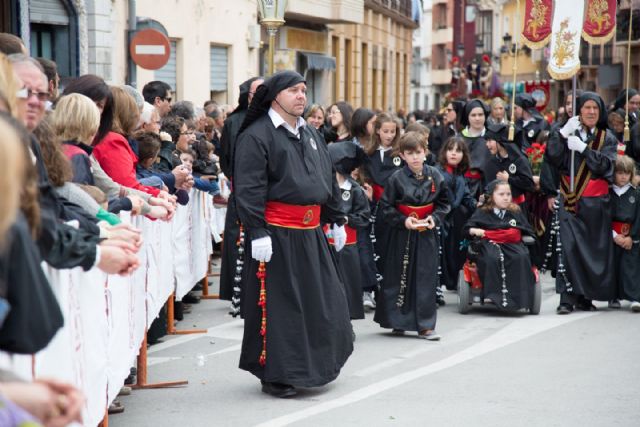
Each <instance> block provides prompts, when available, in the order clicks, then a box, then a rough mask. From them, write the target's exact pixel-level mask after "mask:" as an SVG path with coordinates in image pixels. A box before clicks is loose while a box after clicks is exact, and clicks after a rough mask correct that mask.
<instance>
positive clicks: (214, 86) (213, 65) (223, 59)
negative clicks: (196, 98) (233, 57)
mask: <svg viewBox="0 0 640 427" xmlns="http://www.w3.org/2000/svg"><path fill="white" fill-rule="evenodd" d="M209 62H210V65H209V66H210V68H209V69H210V71H209V72H210V79H209V80H210V81H209V90H211V99H215V100H216V101H218V102H223V103H226V102H228V101H229V100H228V99H227V91H228V88H229V78H228V73H229V72H228V70H229V49H228V48H226V47H224V46H211V54H210V58H209Z"/></svg>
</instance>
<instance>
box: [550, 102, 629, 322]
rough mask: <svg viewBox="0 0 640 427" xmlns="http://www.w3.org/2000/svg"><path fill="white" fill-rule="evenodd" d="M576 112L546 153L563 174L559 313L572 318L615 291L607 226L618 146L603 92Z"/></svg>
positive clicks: (558, 270)
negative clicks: (609, 124)
mask: <svg viewBox="0 0 640 427" xmlns="http://www.w3.org/2000/svg"><path fill="white" fill-rule="evenodd" d="M576 112H577V113H578V115H576V116H573V117H572V118H571V119H569V120H568V121H567V123H566V124H565V125H564V126H563V127H562V129H559V130H557V131H553V132H552V133H551V136H550V138H549V142H548V143H547V151H546V154H547V155H548V159H549V161H550V162H551V164H552V165H553V166H554V167H555V168H556V169H557V170H558V171H559V174H560V177H561V179H560V186H561V193H562V199H563V200H562V205H561V207H560V211H559V213H558V215H559V221H560V242H559V243H558V246H560V245H561V246H560V247H561V248H562V252H561V253H560V254H559V258H558V265H557V274H556V292H558V293H559V294H560V305H559V306H558V309H557V312H558V314H568V313H570V312H572V311H573V309H574V306H576V307H577V308H579V309H581V310H587V311H589V310H595V309H596V308H595V306H594V305H593V304H592V303H591V300H599V301H609V300H611V299H612V298H613V297H614V291H615V277H614V259H613V256H614V255H613V242H612V239H611V230H610V229H609V227H608V226H607V224H611V202H610V196H609V184H610V183H611V182H612V181H613V170H614V162H615V158H616V149H617V145H618V142H617V140H616V138H615V136H613V134H612V133H611V132H610V131H608V130H607V113H606V109H605V105H604V101H602V98H600V96H599V95H598V94H596V93H593V92H584V93H583V94H582V95H581V96H580V97H579V98H578V101H577V104H576ZM572 151H573V152H574V155H575V161H574V168H573V171H571V156H572ZM571 173H573V174H574V177H575V179H574V189H573V191H572V189H571V185H570V174H571Z"/></svg>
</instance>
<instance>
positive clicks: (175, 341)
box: [148, 319, 244, 354]
mask: <svg viewBox="0 0 640 427" xmlns="http://www.w3.org/2000/svg"><path fill="white" fill-rule="evenodd" d="M243 324H244V321H243V320H240V319H238V320H232V321H230V322H227V323H223V324H221V325H218V326H213V327H211V328H209V329H207V333H206V334H191V335H182V336H177V337H175V338H172V339H170V340H168V341H166V342H163V343H160V344H155V345H154V346H152V347H151V348H150V349H149V351H148V353H149V354H151V353H156V352H158V351H162V350H166V349H168V348H172V347H175V346H177V345H180V344H184V343H187V342H189V341H193V340H197V339H198V338H202V337H212V338H224V339H232V340H242V325H243Z"/></svg>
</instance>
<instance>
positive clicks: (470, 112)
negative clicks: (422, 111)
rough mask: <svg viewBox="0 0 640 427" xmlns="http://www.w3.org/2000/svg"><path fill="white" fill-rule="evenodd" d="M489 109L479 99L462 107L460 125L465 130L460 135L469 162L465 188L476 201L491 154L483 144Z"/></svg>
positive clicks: (484, 143) (480, 191) (480, 192)
mask: <svg viewBox="0 0 640 427" xmlns="http://www.w3.org/2000/svg"><path fill="white" fill-rule="evenodd" d="M489 112H490V110H489V107H488V106H487V104H485V103H484V102H482V101H480V100H479V99H474V100H472V101H469V102H467V104H466V105H465V106H464V113H463V115H462V120H461V123H462V125H463V126H465V128H464V129H463V130H462V132H461V135H462V137H463V138H464V140H465V142H466V143H467V147H469V155H470V158H471V162H470V165H469V170H468V171H467V172H466V173H465V178H466V180H467V186H468V187H469V192H470V193H471V196H472V197H473V198H474V199H476V200H478V199H479V198H480V195H481V194H482V188H483V185H482V177H483V175H484V172H485V166H486V164H487V161H488V160H489V157H491V153H489V150H488V149H487V145H486V142H485V138H484V134H485V131H486V129H485V127H484V124H485V121H486V118H487V116H488V115H489Z"/></svg>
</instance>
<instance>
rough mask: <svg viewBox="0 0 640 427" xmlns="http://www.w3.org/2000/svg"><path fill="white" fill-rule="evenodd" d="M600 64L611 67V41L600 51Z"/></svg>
mask: <svg viewBox="0 0 640 427" xmlns="http://www.w3.org/2000/svg"><path fill="white" fill-rule="evenodd" d="M602 63H603V64H607V65H611V64H612V63H613V40H610V41H609V42H608V43H607V44H605V45H604V48H603V49H602Z"/></svg>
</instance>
